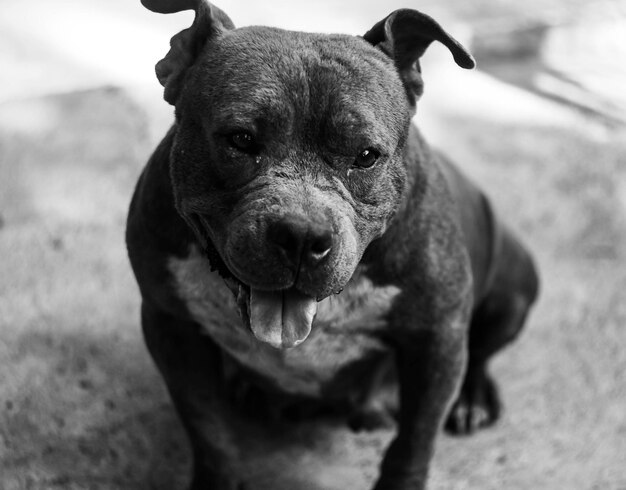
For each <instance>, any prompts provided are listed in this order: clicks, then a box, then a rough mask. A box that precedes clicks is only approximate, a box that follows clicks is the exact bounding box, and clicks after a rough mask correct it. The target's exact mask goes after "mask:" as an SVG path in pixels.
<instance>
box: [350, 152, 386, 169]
mask: <svg viewBox="0 0 626 490" xmlns="http://www.w3.org/2000/svg"><path fill="white" fill-rule="evenodd" d="M379 157H380V152H379V151H378V150H375V149H374V148H366V149H365V150H363V151H362V152H361V153H359V154H358V155H357V157H356V160H355V161H354V166H355V167H360V168H369V167H371V166H372V165H374V164H375V163H376V161H377V160H378V158H379Z"/></svg>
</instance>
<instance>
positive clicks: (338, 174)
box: [126, 0, 539, 490]
mask: <svg viewBox="0 0 626 490" xmlns="http://www.w3.org/2000/svg"><path fill="white" fill-rule="evenodd" d="M142 3H143V5H144V6H145V7H147V8H148V9H150V10H152V11H155V12H159V13H173V12H178V11H181V10H191V9H193V10H194V11H195V18H194V21H193V24H192V25H191V27H189V28H188V29H186V30H183V31H182V32H180V33H179V34H177V35H175V36H174V37H173V38H172V41H171V49H170V51H169V52H168V53H167V55H166V56H165V58H164V59H163V60H161V61H160V62H159V63H158V64H157V65H156V74H157V77H158V80H159V82H160V83H161V84H162V85H163V87H164V98H165V100H166V101H167V102H169V103H170V104H172V105H173V106H174V107H175V116H176V117H175V123H174V125H173V126H172V128H171V129H170V130H169V132H168V133H167V135H166V136H165V138H164V139H163V140H162V142H161V143H160V144H159V146H158V147H157V149H156V150H155V152H154V154H153V155H152V157H151V158H150V160H149V162H148V164H147V166H146V167H145V169H144V170H143V173H142V174H141V176H140V178H139V181H138V183H137V187H136V189H135V193H134V196H133V198H132V202H131V205H130V211H129V216H128V223H127V233H126V241H127V246H128V252H129V257H130V262H131V264H132V268H133V271H134V274H135V276H136V279H137V282H138V285H139V289H140V291H141V296H142V306H141V320H142V326H143V332H144V337H145V340H146V344H147V347H148V350H149V351H150V353H151V355H152V357H153V358H154V360H155V363H156V365H157V367H158V369H159V370H160V372H161V373H162V376H163V378H164V379H165V382H166V384H167V387H168V389H169V392H170V395H171V398H172V400H173V402H174V405H175V407H176V409H177V411H178V413H179V415H180V418H181V420H182V422H183V425H184V427H185V429H186V431H187V433H188V436H189V439H190V442H191V446H192V449H193V457H194V466H193V476H192V483H191V488H192V489H211V490H224V489H242V488H249V486H246V485H250V482H248V483H246V482H242V481H240V480H239V478H238V477H237V467H236V461H234V460H233V458H231V457H229V455H228V451H226V450H225V449H224V439H225V438H227V436H224V435H223V434H224V433H227V431H228V427H224V425H225V424H226V423H225V422H224V420H228V414H229V413H230V412H231V411H233V410H240V409H241V410H242V411H245V410H244V409H245V406H244V405H245V403H244V402H243V401H242V400H249V398H248V395H246V396H243V397H242V396H239V395H238V396H235V395H233V392H234V391H238V392H242V390H244V392H245V393H250V394H252V395H250V396H252V397H253V398H252V399H254V400H255V401H254V403H255V411H258V410H260V407H262V406H263V405H265V407H266V408H267V409H268V410H269V411H273V412H274V413H275V412H278V414H277V415H276V416H277V417H279V418H280V417H284V418H286V419H287V420H289V421H290V423H297V422H298V421H301V420H303V419H307V418H308V417H315V416H319V414H328V413H333V414H334V415H333V416H338V417H340V418H341V419H342V420H345V421H346V423H347V424H349V425H350V427H352V428H353V429H355V430H360V429H363V428H365V429H374V428H376V427H379V426H380V425H383V424H386V423H389V421H390V420H392V423H394V424H397V436H396V437H395V439H393V441H392V442H391V443H390V445H389V447H388V449H387V450H386V453H385V455H384V457H383V460H382V462H381V467H380V476H379V479H378V480H377V482H376V483H375V486H374V488H375V490H409V489H410V490H417V489H423V488H425V485H426V482H427V476H428V467H429V462H430V460H431V457H432V455H433V451H434V448H435V443H436V439H437V434H438V433H439V432H440V430H441V428H442V427H446V428H447V429H448V430H449V431H450V432H453V433H457V434H466V433H471V432H473V431H475V430H477V429H479V428H481V427H485V426H488V425H490V424H492V423H493V422H494V421H495V420H496V419H497V418H498V417H499V415H500V407H501V404H500V401H499V397H498V392H497V388H496V385H495V383H494V381H493V379H492V377H491V376H490V374H489V373H488V364H489V359H490V358H491V356H493V354H494V353H495V352H497V351H499V350H500V349H502V348H503V347H504V346H505V345H506V344H508V343H509V342H510V341H512V340H513V339H514V338H515V337H516V336H517V335H518V333H519V332H520V330H521V328H522V326H523V324H524V322H525V319H526V317H527V315H528V312H529V310H530V309H531V306H532V305H533V303H534V302H535V300H536V298H537V295H538V286H539V281H538V274H537V270H536V267H535V265H534V262H533V259H532V257H531V255H530V253H529V252H528V251H527V250H526V249H525V248H524V246H523V245H522V244H521V243H520V241H519V240H518V239H517V238H516V237H515V236H514V235H513V234H512V233H511V232H510V231H509V230H508V229H507V228H506V227H505V226H504V225H503V224H502V222H501V221H500V220H499V218H498V217H497V216H496V214H495V213H494V211H493V209H492V207H491V205H490V203H489V201H488V199H487V198H486V197H485V195H484V194H483V193H482V192H481V191H480V190H479V189H478V188H477V187H476V186H475V185H474V184H473V183H472V182H471V181H470V180H468V179H467V178H466V177H465V176H464V175H463V174H462V173H461V172H460V171H459V170H458V169H457V168H456V167H455V166H453V165H452V164H451V163H450V162H449V161H448V160H446V158H445V157H444V156H442V155H441V154H439V153H437V152H436V151H433V150H431V149H430V147H429V146H428V145H427V143H426V142H425V141H424V140H423V138H422V137H421V135H420V133H419V131H418V129H417V128H416V127H415V126H414V125H413V123H412V118H413V116H414V114H415V112H416V105H417V102H418V100H419V98H420V97H421V95H422V91H423V81H422V73H421V67H420V57H421V56H422V55H423V54H424V52H425V50H426V49H427V48H428V46H429V45H430V44H431V43H432V42H433V41H439V42H441V43H442V44H443V45H445V46H446V47H447V48H448V49H449V51H450V52H451V54H452V56H453V58H454V61H455V62H456V63H457V64H458V65H459V66H460V67H462V68H466V69H470V68H473V67H474V64H475V63H474V60H473V58H472V56H471V55H470V54H469V53H468V52H467V50H466V49H465V48H464V47H463V46H461V44H459V43H458V42H457V41H456V40H455V39H454V38H452V37H451V36H450V35H449V34H448V33H447V32H446V31H445V30H444V29H443V28H442V27H441V26H440V25H439V24H438V23H437V22H436V21H435V20H433V19H432V18H431V17H429V16H427V15H425V14H423V13H421V12H418V11H415V10H410V9H401V10H397V11H395V12H393V13H391V14H390V15H389V16H388V17H386V18H384V19H383V20H381V21H380V22H378V23H376V24H375V25H374V26H373V27H372V29H371V30H369V31H368V32H367V33H365V34H364V35H363V36H362V37H356V36H347V35H322V34H310V33H302V32H288V31H284V30H280V29H276V28H269V27H245V28H239V29H236V28H235V27H234V25H233V23H232V21H231V20H230V18H229V17H228V16H227V15H226V14H225V13H224V12H223V11H222V10H220V9H218V8H217V7H215V6H214V5H211V4H210V3H208V2H207V1H206V0H142ZM241 387H244V388H245V389H244V388H241ZM390 389H391V390H392V391H391V392H393V389H395V390H396V391H395V395H393V396H386V397H382V396H381V393H383V392H385V393H387V394H389V393H390V391H389V390H390ZM263 400H265V402H264V401H263ZM268 400H269V401H268ZM277 400H279V401H280V402H278V401H277ZM226 425H227V424H226ZM252 486H253V484H252Z"/></svg>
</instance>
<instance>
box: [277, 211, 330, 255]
mask: <svg viewBox="0 0 626 490" xmlns="http://www.w3.org/2000/svg"><path fill="white" fill-rule="evenodd" d="M267 236H268V238H269V240H270V241H271V242H272V243H273V244H274V245H275V246H276V247H278V248H279V249H280V250H281V251H282V252H283V253H284V254H285V256H286V257H287V259H288V260H289V261H290V262H292V263H293V264H299V263H300V262H301V261H302V262H303V263H305V264H307V265H317V264H318V263H320V262H321V261H322V260H323V259H324V257H326V256H327V255H328V254H329V252H330V250H331V248H332V245H333V233H332V229H331V228H330V226H328V225H326V224H319V223H312V222H309V221H307V220H305V219H303V218H301V217H298V216H286V217H283V218H281V219H280V220H277V221H275V222H273V223H271V224H270V225H269V227H268V230H267Z"/></svg>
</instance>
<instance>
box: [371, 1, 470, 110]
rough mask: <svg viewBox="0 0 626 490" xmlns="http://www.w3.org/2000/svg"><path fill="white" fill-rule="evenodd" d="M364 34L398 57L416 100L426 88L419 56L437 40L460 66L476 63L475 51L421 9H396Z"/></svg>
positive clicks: (385, 50)
mask: <svg viewBox="0 0 626 490" xmlns="http://www.w3.org/2000/svg"><path fill="white" fill-rule="evenodd" d="M363 38H364V39H365V40H366V41H368V42H369V43H371V44H373V45H374V46H377V47H378V48H380V49H381V50H382V51H383V52H385V53H386V54H387V55H388V56H389V57H390V58H392V59H393V60H394V62H395V64H396V67H397V69H398V72H399V73H400V77H401V78H402V81H403V82H404V85H405V88H406V89H407V92H408V94H409V96H410V97H411V98H412V99H413V100H414V101H416V100H417V99H418V98H419V97H420V96H421V95H422V92H423V90H424V82H423V81H422V76H421V68H420V64H419V59H420V57H421V56H422V55H423V54H424V52H425V51H426V48H428V46H429V45H430V43H432V42H433V41H439V42H440V43H442V44H444V45H445V46H446V47H447V48H448V49H449V50H450V52H451V53H452V56H453V57H454V61H456V64H457V65H459V66H460V67H462V68H474V66H476V63H475V62H474V58H472V55H471V54H469V53H468V52H467V51H466V49H465V48H464V47H463V46H461V44H459V42H458V41H456V40H455V39H454V38H453V37H452V36H450V34H448V33H447V32H446V31H445V30H444V29H443V28H442V27H441V26H440V25H439V24H438V23H437V22H436V21H435V20H434V19H432V18H431V17H429V16H428V15H426V14H423V13H421V12H418V11H417V10H411V9H400V10H396V11H395V12H393V13H391V14H390V15H389V16H387V17H386V18H384V19H383V20H381V21H380V22H378V23H377V24H376V25H375V26H374V27H372V28H371V29H370V30H369V31H368V32H367V33H366V34H365V36H363Z"/></svg>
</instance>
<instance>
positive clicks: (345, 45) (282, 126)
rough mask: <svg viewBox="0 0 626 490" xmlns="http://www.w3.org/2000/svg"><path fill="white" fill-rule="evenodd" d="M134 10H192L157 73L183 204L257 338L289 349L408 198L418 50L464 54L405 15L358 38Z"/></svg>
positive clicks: (200, 8) (220, 16) (174, 0)
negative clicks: (171, 118)
mask: <svg viewBox="0 0 626 490" xmlns="http://www.w3.org/2000/svg"><path fill="white" fill-rule="evenodd" d="M142 3H143V4H144V5H145V6H147V7H148V8H149V9H151V10H154V11H157V12H161V13H170V12H177V11H180V10H185V9H194V10H195V12H196V16H195V20H194V22H193V25H192V26H191V27H190V28H189V29H186V30H184V31H182V32H181V33H179V34H177V35H176V36H175V37H174V38H173V39H172V43H171V50H170V52H169V53H168V54H167V55H166V57H165V58H164V59H163V60H161V61H160V62H159V63H158V64H157V68H156V71H157V76H158V78H159V81H160V82H161V84H162V85H163V86H164V87H165V99H166V100H167V101H168V102H170V103H171V104H173V105H174V106H175V107H176V117H177V133H176V139H175V143H174V146H173V148H172V154H171V177H172V183H173V187H174V195H175V200H176V207H177V209H178V211H179V212H180V214H181V215H182V216H183V217H184V218H185V220H186V221H187V223H189V225H190V226H191V227H192V229H193V230H194V232H195V234H196V236H197V237H198V240H199V241H200V242H201V244H202V245H203V246H204V247H205V248H207V249H210V250H212V251H213V253H214V254H216V256H214V257H213V259H214V261H220V262H221V263H222V266H223V267H225V269H226V271H225V272H224V271H222V272H223V274H224V275H226V276H232V277H229V279H228V280H227V283H228V284H229V285H230V287H231V289H233V291H234V292H235V294H236V295H237V298H238V304H239V305H240V308H241V310H242V315H243V317H244V319H245V320H246V321H249V324H250V327H251V329H252V331H253V332H254V334H255V335H256V336H257V338H259V339H260V340H262V341H265V342H268V343H270V344H272V345H274V346H277V347H291V346H294V345H296V344H298V343H299V342H301V341H302V340H304V339H305V338H306V336H307V335H308V333H309V331H310V328H311V324H312V321H313V317H314V315H315V311H316V301H319V300H321V299H323V298H325V297H326V296H328V295H330V294H332V293H333V292H339V291H341V289H342V288H343V287H344V286H345V284H346V283H347V282H348V280H349V279H350V277H351V276H352V274H353V272H354V271H355V269H356V267H357V264H358V263H359V261H360V259H361V256H362V254H363V252H364V250H365V249H366V247H367V246H368V245H369V244H370V243H371V242H372V241H373V240H374V239H376V238H378V237H380V236H381V235H382V234H383V233H384V232H385V230H386V228H387V227H388V225H389V223H390V221H391V220H392V218H393V216H394V213H395V212H396V210H397V208H398V206H399V205H400V203H401V201H402V199H403V195H404V194H405V193H406V190H407V189H406V187H407V168H406V163H405V158H404V156H405V155H404V153H405V142H406V139H407V134H408V129H409V124H410V119H411V117H412V115H413V114H414V110H415V104H416V101H417V99H418V98H419V97H420V95H421V93H422V86H423V84H422V79H421V73H420V66H419V58H420V56H421V55H422V54H423V53H424V51H425V50H426V48H427V47H428V45H429V44H430V43H431V42H432V41H434V40H438V41H441V42H442V43H444V44H445V45H446V46H447V47H448V48H449V49H450V50H451V52H452V54H453V55H454V59H455V60H456V62H457V63H458V64H459V65H460V66H463V67H465V68H470V67H473V60H472V58H471V56H470V55H469V54H468V53H467V52H466V51H465V50H464V49H463V47H462V46H460V45H459V44H458V43H457V42H456V41H455V40H454V39H452V38H451V37H450V36H449V35H448V34H447V33H446V32H445V31H444V30H443V29H442V28H441V27H440V26H439V24H437V23H436V22H435V21H434V20H433V19H431V18H430V17H428V16H426V15H424V14H422V13H419V12H417V11H414V10H398V11H396V12H394V13H392V14H391V15H390V16H388V17H387V18H385V19H383V20H382V21H381V22H379V23H378V24H376V25H375V26H374V27H373V28H372V29H371V30H370V31H369V32H367V34H365V36H363V37H352V36H344V35H320V34H307V33H300V32H288V31H283V30H279V29H273V28H267V27H246V28H242V29H234V26H233V24H232V22H231V20H230V19H229V18H228V16H226V14H224V13H223V12H222V11H221V10H219V9H217V8H216V7H215V6H213V5H211V4H209V3H208V2H207V1H205V0H142Z"/></svg>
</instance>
